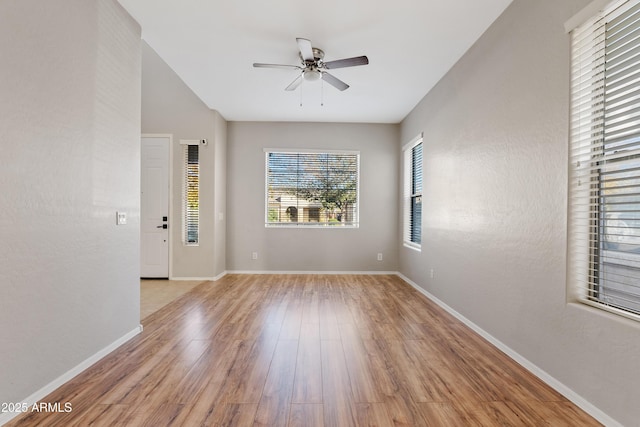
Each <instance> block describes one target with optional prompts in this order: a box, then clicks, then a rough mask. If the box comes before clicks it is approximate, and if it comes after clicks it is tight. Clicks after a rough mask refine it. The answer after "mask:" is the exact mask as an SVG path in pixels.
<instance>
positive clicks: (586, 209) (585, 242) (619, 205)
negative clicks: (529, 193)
mask: <svg viewBox="0 0 640 427" xmlns="http://www.w3.org/2000/svg"><path fill="white" fill-rule="evenodd" d="M633 8H635V9H639V8H640V1H639V0H623V1H620V0H618V1H613V2H611V1H602V0H596V1H594V2H592V3H591V4H590V5H588V6H587V7H586V8H585V9H584V10H583V11H581V12H580V13H579V14H578V15H576V16H575V17H574V18H572V19H571V20H569V21H568V22H567V23H566V24H565V28H566V30H567V32H571V39H572V70H571V71H572V78H571V131H570V154H569V162H570V164H569V222H568V239H567V240H568V268H567V284H568V297H569V300H570V301H575V302H580V303H584V304H587V305H590V306H593V307H596V308H599V309H602V310H605V311H609V312H612V313H615V314H617V315H621V316H624V317H628V318H631V319H634V320H640V296H639V295H638V294H639V292H640V283H638V282H640V281H638V280H637V276H635V277H634V274H638V273H635V271H634V270H637V269H639V268H640V254H638V255H637V254H636V253H633V252H630V249H629V246H630V245H629V244H628V243H625V242H629V241H633V242H634V243H633V245H639V246H640V244H639V243H638V242H639V240H640V236H639V235H638V234H639V233H638V232H637V231H635V230H636V229H637V222H638V221H639V220H640V219H638V218H635V217H633V215H635V214H630V213H629V212H631V211H626V209H629V208H634V209H635V206H634V205H636V204H637V203H636V202H633V201H630V200H629V199H632V197H631V196H633V194H634V193H638V191H637V188H638V187H640V185H636V184H633V181H631V180H630V178H628V177H627V176H631V175H632V174H631V173H629V172H628V171H629V170H630V169H631V168H636V167H640V160H637V161H636V159H640V139H639V138H640V132H639V131H637V130H635V127H637V126H636V125H629V124H628V123H637V122H639V121H640V117H639V116H638V115H637V114H634V112H633V110H632V108H637V107H638V106H640V98H638V99H637V100H636V99H635V97H632V96H627V95H625V93H633V92H634V91H638V90H640V82H634V80H633V77H631V73H629V74H626V71H625V70H626V69H632V68H634V67H638V65H639V64H640V59H635V58H636V57H635V56H631V57H630V58H631V61H635V62H633V63H632V66H631V67H630V66H628V65H626V62H625V61H626V59H624V58H627V55H622V56H620V57H617V55H618V53H616V48H617V46H616V44H615V43H612V42H611V41H609V42H607V40H616V39H617V38H618V35H615V34H616V32H615V30H614V31H612V38H611V39H607V38H606V32H605V31H606V29H607V25H608V23H612V26H613V27H614V28H615V25H616V21H617V20H624V19H625V14H626V13H627V11H630V10H632V9H633ZM634 13H637V15H636V16H640V12H634ZM622 27H623V28H632V27H631V26H629V27H625V26H624V25H623V26H622ZM623 33H625V31H621V32H620V33H618V34H623ZM625 40H626V39H625ZM623 41H624V40H623ZM610 45H611V46H612V47H611V49H610V50H609V46H610ZM617 45H623V46H624V45H626V46H634V47H640V39H635V40H632V41H631V42H629V44H628V45H627V44H626V42H625V43H622V44H621V43H620V42H618V44H617ZM622 50H625V49H622ZM618 58H622V60H619V59H618ZM620 64H624V65H620ZM616 73H618V74H617V75H616ZM620 76H622V78H621V77H620ZM629 81H630V82H631V83H627V82H629ZM620 88H622V89H620ZM630 89H631V90H630ZM616 97H618V99H622V100H623V101H622V102H621V101H616V100H615V99H616ZM619 105H625V106H626V105H629V107H624V108H622V107H620V106H619ZM619 135H622V136H619ZM636 139H639V141H635V140H636ZM630 166H631V168H630ZM637 177H638V174H636V176H635V177H634V178H636V179H637ZM623 181H624V182H623ZM629 183H631V185H629ZM612 215H613V216H615V215H618V216H619V215H623V216H624V220H625V221H626V223H625V221H620V220H618V219H617V218H618V216H616V217H615V218H613V217H612ZM612 221H613V222H612ZM631 221H633V222H634V223H635V224H634V225H628V223H630V222H631ZM622 224H624V225H622ZM616 239H617V240H616ZM623 240H624V241H623ZM612 242H613V244H614V245H616V244H617V245H618V246H612ZM620 242H622V243H623V244H622V245H621V244H620ZM612 248H613V249H612ZM621 248H623V249H621ZM634 251H635V249H634ZM624 269H626V270H624ZM621 270H624V271H626V272H628V273H624V272H622V273H621V272H620V271H621Z"/></svg>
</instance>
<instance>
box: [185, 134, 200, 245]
mask: <svg viewBox="0 0 640 427" xmlns="http://www.w3.org/2000/svg"><path fill="white" fill-rule="evenodd" d="M199 149H200V147H199V146H198V145H185V146H184V198H183V212H184V244H185V245H197V244H198V241H199V227H200V159H199Z"/></svg>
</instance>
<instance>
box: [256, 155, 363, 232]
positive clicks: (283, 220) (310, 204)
mask: <svg viewBox="0 0 640 427" xmlns="http://www.w3.org/2000/svg"><path fill="white" fill-rule="evenodd" d="M265 153H266V171H267V174H266V175H267V177H266V187H267V188H266V196H267V203H266V205H267V206H266V220H265V223H266V226H268V227H277V226H290V227H301V226H302V227H358V187H359V164H360V154H359V153H358V152H352V151H332V152H292V151H286V150H265Z"/></svg>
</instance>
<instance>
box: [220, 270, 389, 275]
mask: <svg viewBox="0 0 640 427" xmlns="http://www.w3.org/2000/svg"><path fill="white" fill-rule="evenodd" d="M225 274H332V275H338V274H344V275H397V274H398V272H397V271H307V270H300V271H296V270H291V271H290V270H284V271H274V270H230V271H227V272H226V273H225Z"/></svg>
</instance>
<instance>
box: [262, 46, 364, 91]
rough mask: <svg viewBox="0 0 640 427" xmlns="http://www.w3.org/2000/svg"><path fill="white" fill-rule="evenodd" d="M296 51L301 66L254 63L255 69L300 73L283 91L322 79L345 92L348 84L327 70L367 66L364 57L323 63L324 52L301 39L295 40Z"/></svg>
mask: <svg viewBox="0 0 640 427" xmlns="http://www.w3.org/2000/svg"><path fill="white" fill-rule="evenodd" d="M296 41H297V42H298V49H299V50H300V60H301V65H281V64H261V63H258V62H255V63H254V64H253V66H254V67H256V68H283V69H295V70H299V71H300V75H299V76H298V77H296V79H295V80H294V81H292V82H291V84H290V85H289V86H287V87H286V88H285V90H288V91H291V90H295V89H296V88H297V87H298V86H300V84H301V83H302V81H303V80H307V81H314V80H319V79H322V80H323V81H325V82H327V83H329V84H330V85H331V86H333V87H335V88H336V89H338V90H341V91H342V90H345V89H347V88H348V87H349V85H348V84H346V83H345V82H343V81H342V80H340V79H339V78H337V77H335V76H334V75H332V74H329V73H328V72H327V70H333V69H336V68H345V67H355V66H356V65H367V64H368V63H369V59H368V58H367V57H366V56H356V57H353V58H345V59H338V60H336V61H329V62H324V61H323V59H324V52H323V51H322V50H321V49H318V48H317V47H312V46H311V41H309V40H307V39H303V38H297V39H296Z"/></svg>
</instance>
